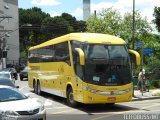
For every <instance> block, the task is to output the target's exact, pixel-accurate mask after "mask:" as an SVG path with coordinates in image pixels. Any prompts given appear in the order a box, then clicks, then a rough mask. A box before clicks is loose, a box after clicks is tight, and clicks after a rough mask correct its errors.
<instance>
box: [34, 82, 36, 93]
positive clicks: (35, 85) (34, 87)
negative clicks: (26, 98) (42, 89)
mask: <svg viewBox="0 0 160 120" xmlns="http://www.w3.org/2000/svg"><path fill="white" fill-rule="evenodd" d="M34 92H35V93H36V84H35V83H34Z"/></svg>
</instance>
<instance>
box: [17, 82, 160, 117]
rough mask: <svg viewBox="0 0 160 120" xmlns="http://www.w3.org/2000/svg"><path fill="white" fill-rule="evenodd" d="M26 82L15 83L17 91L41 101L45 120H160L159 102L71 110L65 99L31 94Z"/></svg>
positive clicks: (83, 107)
mask: <svg viewBox="0 0 160 120" xmlns="http://www.w3.org/2000/svg"><path fill="white" fill-rule="evenodd" d="M27 82H28V81H27V80H24V81H19V80H17V81H16V85H18V86H19V87H20V88H19V90H20V91H21V92H23V93H25V94H27V95H29V96H30V97H31V98H33V99H37V100H39V101H41V102H42V103H43V104H44V106H45V108H46V111H47V120H160V100H159V99H155V100H143V101H132V102H125V103H117V104H115V105H113V106H109V105H104V104H100V105H83V104H81V105H79V107H77V108H71V107H69V106H68V105H67V103H66V99H64V98H61V97H57V96H54V95H51V94H47V93H43V94H42V95H41V96H39V95H36V94H35V93H33V91H32V89H30V88H29V87H28V83H27Z"/></svg>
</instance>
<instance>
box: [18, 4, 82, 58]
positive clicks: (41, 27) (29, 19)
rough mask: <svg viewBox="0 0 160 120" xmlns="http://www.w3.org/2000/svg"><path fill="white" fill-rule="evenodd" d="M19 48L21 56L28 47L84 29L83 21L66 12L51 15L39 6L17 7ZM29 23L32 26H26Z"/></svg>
mask: <svg viewBox="0 0 160 120" xmlns="http://www.w3.org/2000/svg"><path fill="white" fill-rule="evenodd" d="M19 22H20V30H19V31H20V50H21V53H23V54H21V55H22V56H23V58H27V57H24V55H27V52H28V48H29V47H30V46H33V45H37V44H40V43H42V42H45V41H47V40H49V39H52V38H55V37H57V36H61V35H64V34H67V33H70V32H81V31H85V22H84V21H77V20H76V18H75V17H73V16H72V15H70V14H68V13H62V15H61V16H55V17H51V16H50V15H49V14H47V13H45V12H43V11H42V10H41V9H40V8H37V7H33V8H30V9H22V8H20V9H19ZM27 24H30V25H32V26H26V25H27Z"/></svg>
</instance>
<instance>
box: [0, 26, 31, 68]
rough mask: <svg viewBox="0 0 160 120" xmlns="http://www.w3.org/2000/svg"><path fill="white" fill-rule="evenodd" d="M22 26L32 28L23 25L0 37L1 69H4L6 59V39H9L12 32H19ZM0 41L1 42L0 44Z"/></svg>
mask: <svg viewBox="0 0 160 120" xmlns="http://www.w3.org/2000/svg"><path fill="white" fill-rule="evenodd" d="M24 26H27V27H28V26H32V24H23V25H21V26H20V27H18V28H17V29H15V30H11V31H10V32H8V31H7V32H5V33H4V34H2V35H1V36H0V43H2V46H0V49H1V51H0V52H1V57H2V68H6V58H7V44H6V37H10V36H11V34H12V33H13V32H15V31H17V30H19V29H20V28H22V27H24ZM1 40H2V42H1ZM1 47H2V48H1Z"/></svg>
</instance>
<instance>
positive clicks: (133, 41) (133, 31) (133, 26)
mask: <svg viewBox="0 0 160 120" xmlns="http://www.w3.org/2000/svg"><path fill="white" fill-rule="evenodd" d="M134 33H135V0H133V24H132V49H134V44H135V37H134ZM132 73H134V66H133V63H132ZM132 77H133V76H132ZM134 81H135V80H134V78H133V95H132V96H133V97H134V83H135V82H134Z"/></svg>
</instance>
